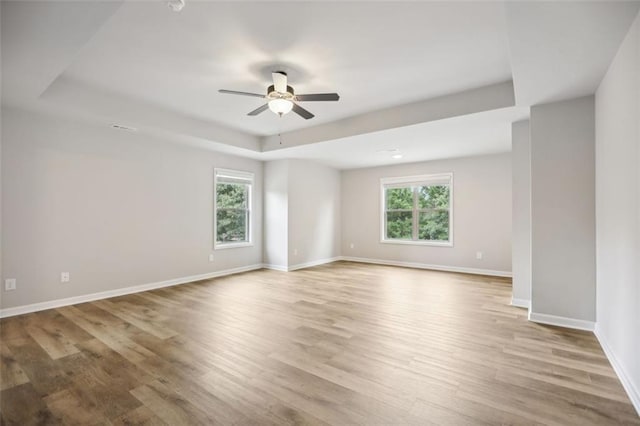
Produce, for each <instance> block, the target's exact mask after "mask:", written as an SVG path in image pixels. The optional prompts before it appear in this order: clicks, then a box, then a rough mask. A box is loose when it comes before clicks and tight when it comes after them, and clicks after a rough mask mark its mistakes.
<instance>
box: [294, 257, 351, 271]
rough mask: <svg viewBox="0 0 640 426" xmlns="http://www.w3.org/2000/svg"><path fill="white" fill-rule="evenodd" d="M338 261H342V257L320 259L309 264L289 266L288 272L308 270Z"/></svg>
mask: <svg viewBox="0 0 640 426" xmlns="http://www.w3.org/2000/svg"><path fill="white" fill-rule="evenodd" d="M338 260H342V256H336V257H330V258H328V259H320V260H312V261H311V262H305V263H298V264H296V265H291V266H289V268H288V270H289V271H296V270H298V269H303V268H310V267H312V266H318V265H324V264H326V263H333V262H337V261H338Z"/></svg>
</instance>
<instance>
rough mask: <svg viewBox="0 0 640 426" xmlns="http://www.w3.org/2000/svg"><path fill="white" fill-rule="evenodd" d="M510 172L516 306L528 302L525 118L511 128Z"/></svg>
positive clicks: (527, 144) (527, 143)
mask: <svg viewBox="0 0 640 426" xmlns="http://www.w3.org/2000/svg"><path fill="white" fill-rule="evenodd" d="M511 143H512V150H511V159H512V162H513V165H512V175H513V182H512V184H513V191H512V193H513V196H512V205H513V217H512V220H513V223H512V240H513V243H512V248H511V253H512V256H511V257H512V265H513V299H512V303H513V304H514V305H516V306H521V307H527V308H528V307H529V305H530V304H531V143H530V141H529V120H526V121H518V122H517V123H513V125H512V128H511Z"/></svg>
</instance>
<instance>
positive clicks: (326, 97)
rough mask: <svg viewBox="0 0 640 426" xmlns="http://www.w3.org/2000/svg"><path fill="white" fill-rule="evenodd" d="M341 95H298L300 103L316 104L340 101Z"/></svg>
mask: <svg viewBox="0 0 640 426" xmlns="http://www.w3.org/2000/svg"><path fill="white" fill-rule="evenodd" d="M338 100H340V95H338V94H337V93H314V94H311V95H296V101H298V102H314V101H338Z"/></svg>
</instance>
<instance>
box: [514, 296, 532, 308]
mask: <svg viewBox="0 0 640 426" xmlns="http://www.w3.org/2000/svg"><path fill="white" fill-rule="evenodd" d="M511 306H516V307H518V308H526V309H530V308H531V300H529V299H516V298H513V297H512V298H511Z"/></svg>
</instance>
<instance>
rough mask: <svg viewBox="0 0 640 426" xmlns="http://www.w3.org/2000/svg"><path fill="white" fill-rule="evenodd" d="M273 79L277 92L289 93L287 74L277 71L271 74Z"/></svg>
mask: <svg viewBox="0 0 640 426" xmlns="http://www.w3.org/2000/svg"><path fill="white" fill-rule="evenodd" d="M271 77H272V78H273V86H274V88H275V89H276V92H280V93H287V73H285V72H283V71H276V72H272V73H271Z"/></svg>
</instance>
